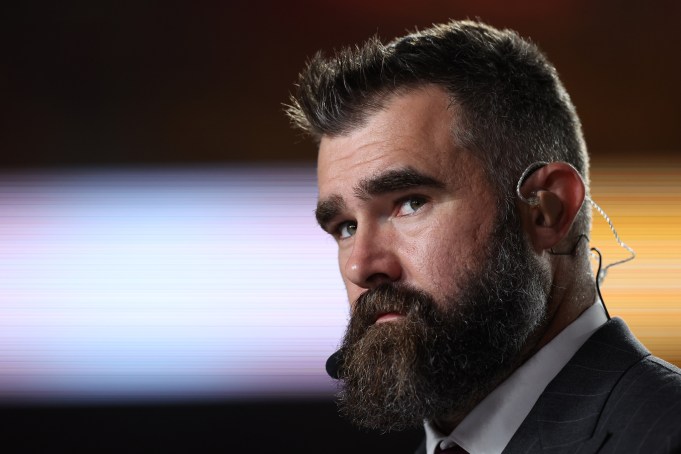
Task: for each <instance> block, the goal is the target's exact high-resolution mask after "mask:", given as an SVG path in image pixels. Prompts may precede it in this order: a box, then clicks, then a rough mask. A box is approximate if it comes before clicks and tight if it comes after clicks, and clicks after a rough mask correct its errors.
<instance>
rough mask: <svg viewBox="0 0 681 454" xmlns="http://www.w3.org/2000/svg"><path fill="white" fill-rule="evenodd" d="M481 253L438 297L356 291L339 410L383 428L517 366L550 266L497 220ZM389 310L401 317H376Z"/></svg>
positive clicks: (472, 391) (397, 426)
mask: <svg viewBox="0 0 681 454" xmlns="http://www.w3.org/2000/svg"><path fill="white" fill-rule="evenodd" d="M514 224H515V223H514ZM516 225H517V224H516ZM481 255H482V257H481V259H482V261H483V263H482V266H481V269H479V270H478V271H477V272H471V273H469V275H468V276H467V277H466V278H465V279H464V285H462V286H461V287H460V288H461V289H462V290H461V292H460V293H458V294H457V295H455V296H452V297H449V298H447V300H446V301H445V302H444V304H437V303H436V302H435V300H434V299H433V297H432V296H430V295H429V294H427V293H425V292H423V291H420V290H418V289H414V288H410V287H408V286H405V285H403V284H385V285H382V286H380V287H377V288H375V289H372V290H369V291H367V292H366V293H364V294H363V295H362V296H360V298H359V299H358V300H357V302H356V304H355V306H354V308H355V309H354V312H353V314H352V318H351V320H350V323H349V326H348V329H347V332H346V334H345V337H344V339H343V343H342V346H341V351H342V352H343V362H342V365H341V369H340V378H341V380H342V384H341V390H340V393H339V395H338V398H339V407H340V411H341V413H342V414H343V415H344V416H346V417H347V418H348V419H350V420H351V421H352V422H353V423H355V424H356V425H359V426H361V427H366V428H370V429H380V430H382V431H391V430H403V429H406V428H410V427H416V426H419V425H421V424H423V420H424V419H434V418H437V417H447V416H452V415H461V414H466V413H467V412H468V411H470V409H471V407H472V405H474V404H475V403H477V402H478V401H479V400H480V399H481V398H482V397H484V396H485V395H487V394H488V393H489V392H490V391H491V390H492V389H493V388H494V387H496V386H497V385H498V384H499V382H500V381H502V380H503V379H505V378H506V377H507V376H508V374H509V373H510V372H511V371H512V370H514V369H515V368H516V367H518V365H519V363H520V362H521V361H522V360H523V359H524V358H523V352H524V350H526V349H527V343H528V340H529V339H530V338H531V336H532V335H533V333H535V331H537V330H538V328H539V327H541V326H543V324H544V319H545V315H546V304H547V299H548V290H549V282H550V275H549V274H548V273H549V272H548V270H547V269H544V268H543V267H542V266H541V265H540V264H539V263H538V262H537V261H536V259H535V258H534V256H533V254H532V252H531V251H530V250H529V246H528V245H527V243H526V241H525V240H524V238H523V236H522V234H521V233H520V229H519V228H514V229H511V231H509V229H508V228H502V226H501V225H498V226H497V227H496V229H495V232H494V233H493V234H492V235H491V239H490V244H489V247H488V248H487V250H486V251H482V252H481ZM388 312H397V313H401V314H406V317H405V318H404V319H401V320H397V321H394V322H388V323H381V324H374V321H375V320H376V317H377V315H378V314H381V313H388Z"/></svg>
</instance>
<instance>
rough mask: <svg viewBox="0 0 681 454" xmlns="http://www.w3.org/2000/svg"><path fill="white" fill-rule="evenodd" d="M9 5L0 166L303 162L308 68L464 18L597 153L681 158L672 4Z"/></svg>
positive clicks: (677, 31)
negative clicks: (536, 54)
mask: <svg viewBox="0 0 681 454" xmlns="http://www.w3.org/2000/svg"><path fill="white" fill-rule="evenodd" d="M4 8H5V9H4V11H3V14H2V22H3V23H2V32H1V33H2V35H1V36H2V40H1V41H2V46H3V48H2V63H0V67H1V68H2V71H1V72H0V90H1V92H2V103H1V104H2V121H1V122H0V150H2V152H1V153H0V166H2V167H27V166H31V167H36V166H38V167H45V166H72V165H79V166H81V165H109V164H123V165H129V164H133V165H134V164H187V163H220V164H222V163H230V162H244V161H248V162H271V161H312V160H313V159H314V156H315V153H314V149H313V147H312V146H311V145H310V144H309V143H307V142H305V141H301V140H300V137H299V136H298V135H297V134H296V133H295V132H293V131H291V130H290V128H289V125H288V121H287V119H286V118H285V116H284V115H283V113H282V104H283V103H285V102H287V98H288V94H289V93H290V91H291V90H292V86H293V83H294V81H295V79H296V75H297V73H298V71H299V70H300V69H301V67H302V65H303V62H304V61H305V59H306V58H307V57H309V56H311V55H312V54H313V53H314V52H316V51H317V50H318V49H322V50H324V51H326V52H330V51H332V49H334V48H339V47H341V46H343V45H348V44H353V43H356V42H358V41H361V40H363V39H366V38H367V37H369V36H370V35H372V34H374V33H377V34H378V35H379V36H381V37H382V38H383V39H392V38H393V37H395V36H398V35H401V34H403V33H404V32H405V31H406V30H413V29H414V28H415V27H418V28H424V27H427V26H429V25H430V24H432V23H434V22H441V21H445V20H447V19H448V18H454V19H462V18H475V17H479V18H480V19H482V20H484V21H487V22H489V23H491V24H493V25H495V26H498V27H509V28H513V29H516V30H518V31H519V33H520V34H521V35H523V36H526V37H530V38H531V39H533V40H534V41H535V42H537V43H539V44H540V46H541V47H542V48H543V49H544V50H545V52H546V53H547V54H548V56H549V58H550V59H551V60H552V61H553V62H554V64H555V65H556V67H557V68H558V71H559V73H560V74H561V76H562V78H563V80H564V83H565V85H566V86H567V89H568V91H569V92H570V93H571V95H572V97H573V100H574V102H575V104H576V106H577V109H578V112H579V114H580V116H581V118H582V121H583V124H584V129H585V133H586V138H587V143H588V144H589V146H590V149H591V152H592V153H593V154H594V155H602V154H613V153H618V154H633V153H637V152H641V151H642V150H646V152H654V153H669V152H671V151H673V150H679V149H681V128H679V120H680V119H681V84H680V83H679V81H681V59H680V58H679V57H678V54H679V49H681V26H680V25H679V24H681V3H679V2H676V1H672V0H669V1H664V0H663V1H655V2H640V1H620V0H605V1H597V2H594V1H588V0H577V1H568V0H556V1H551V2H545V1H542V0H531V1H511V2H496V1H491V0H458V1H455V0H435V1H428V2H418V3H415V2H405V1H387V0H374V1H360V0H344V1H340V0H338V1H326V2H322V1H302V0H296V1H274V0H265V1H243V0H237V1H223V2H215V1H213V2H210V1H208V2H174V1H165V2H160V1H159V2H144V1H126V0H123V1H116V2H114V1H111V2H102V1H81V2H30V1H29V2H20V3H16V4H15V5H14V6H11V7H7V6H5V7H4Z"/></svg>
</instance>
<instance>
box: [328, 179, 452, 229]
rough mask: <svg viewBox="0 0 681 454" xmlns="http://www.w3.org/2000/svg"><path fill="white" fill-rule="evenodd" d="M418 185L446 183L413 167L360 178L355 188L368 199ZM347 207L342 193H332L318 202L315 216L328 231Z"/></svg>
mask: <svg viewBox="0 0 681 454" xmlns="http://www.w3.org/2000/svg"><path fill="white" fill-rule="evenodd" d="M417 187H431V188H436V189H442V188H444V187H445V184H444V183H443V182H441V181H439V180H437V179H435V178H433V177H431V176H428V175H426V174H424V173H421V172H419V171H417V170H416V169H414V168H413V167H404V168H401V169H393V170H387V171H385V172H382V173H379V174H378V175H374V176H372V177H369V178H365V179H362V180H360V182H359V183H358V184H357V186H356V187H355V188H354V193H355V196H356V197H358V198H360V199H362V200H367V199H369V198H370V197H371V196H376V195H382V194H388V193H391V192H398V191H404V190H405V189H411V188H417ZM345 207H346V204H345V200H343V198H342V197H341V196H340V195H332V196H330V197H329V198H327V199H325V200H320V201H319V202H318V203H317V209H316V210H315V217H316V218H317V222H318V223H319V225H320V226H321V228H322V229H324V230H326V231H327V232H328V224H329V223H330V222H331V221H332V220H333V219H334V218H335V217H337V216H338V215H339V214H340V213H341V212H342V211H343V210H344V209H345Z"/></svg>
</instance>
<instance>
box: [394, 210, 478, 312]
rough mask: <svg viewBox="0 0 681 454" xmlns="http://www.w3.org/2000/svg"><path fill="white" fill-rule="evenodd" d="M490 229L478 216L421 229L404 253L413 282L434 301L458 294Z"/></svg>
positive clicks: (475, 261) (472, 268)
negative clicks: (434, 299) (465, 220)
mask: <svg viewBox="0 0 681 454" xmlns="http://www.w3.org/2000/svg"><path fill="white" fill-rule="evenodd" d="M450 219H451V218H450ZM459 219H460V218H459ZM490 230H491V228H490V226H488V225H487V224H486V223H485V222H479V220H478V219H477V218H473V220H472V221H471V222H466V223H463V222H449V223H445V222H441V223H437V224H435V225H433V226H432V227H431V228H428V229H427V230H422V231H421V232H420V234H419V236H418V239H417V241H414V242H411V243H410V248H409V250H408V252H407V253H406V254H405V255H404V256H403V257H404V260H405V262H406V263H409V265H407V266H408V267H409V269H410V272H409V273H408V274H409V275H411V277H412V279H411V281H412V283H413V284H414V285H415V286H417V287H419V288H422V289H424V290H426V291H428V292H430V293H432V295H433V296H434V297H435V298H436V299H437V300H442V299H444V298H445V297H446V296H451V295H455V294H456V293H458V292H459V291H460V286H461V284H462V283H463V282H464V281H465V277H466V276H468V275H470V273H471V272H473V271H474V270H476V269H477V268H479V265H480V261H481V260H482V257H483V256H484V247H485V240H486V239H487V238H488V236H489V232H490Z"/></svg>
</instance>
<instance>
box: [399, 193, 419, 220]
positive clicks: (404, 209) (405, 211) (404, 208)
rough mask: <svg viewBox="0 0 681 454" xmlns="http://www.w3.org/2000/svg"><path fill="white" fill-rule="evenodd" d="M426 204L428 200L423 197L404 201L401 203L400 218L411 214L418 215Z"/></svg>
mask: <svg viewBox="0 0 681 454" xmlns="http://www.w3.org/2000/svg"><path fill="white" fill-rule="evenodd" d="M425 204H426V199H425V198H423V197H409V198H408V199H404V200H403V201H402V202H401V204H400V210H399V212H398V213H397V214H398V216H406V215H409V214H413V213H416V212H417V211H418V210H420V209H421V208H422V207H423V205H425Z"/></svg>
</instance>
